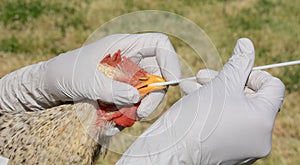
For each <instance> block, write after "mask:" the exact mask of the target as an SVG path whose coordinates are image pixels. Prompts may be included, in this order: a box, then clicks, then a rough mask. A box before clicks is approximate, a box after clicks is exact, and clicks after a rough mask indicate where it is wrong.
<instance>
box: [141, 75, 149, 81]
mask: <svg viewBox="0 0 300 165" xmlns="http://www.w3.org/2000/svg"><path fill="white" fill-rule="evenodd" d="M139 80H140V81H147V80H149V77H146V76H145V77H139Z"/></svg>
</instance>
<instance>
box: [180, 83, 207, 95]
mask: <svg viewBox="0 0 300 165" xmlns="http://www.w3.org/2000/svg"><path fill="white" fill-rule="evenodd" d="M179 86H180V89H181V91H182V92H183V93H184V94H185V95H188V94H191V93H193V92H195V91H196V90H198V89H199V88H201V87H202V85H200V84H199V83H197V82H196V81H193V80H187V81H182V82H181V83H180V84H179Z"/></svg>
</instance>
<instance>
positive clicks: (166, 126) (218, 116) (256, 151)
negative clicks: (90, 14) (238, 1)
mask: <svg viewBox="0 0 300 165" xmlns="http://www.w3.org/2000/svg"><path fill="white" fill-rule="evenodd" d="M253 63H254V47H253V44H252V42H251V41H250V40H249V39H240V40H238V42H237V44H236V46H235V49H234V52H233V55H232V57H231V58H230V60H229V61H228V62H227V63H226V64H225V65H224V67H223V69H222V71H221V72H220V73H219V74H218V76H216V77H215V78H214V79H213V80H212V81H211V82H210V83H208V84H205V85H203V87H201V88H199V89H198V90H196V91H194V92H192V93H190V94H188V95H186V96H184V97H183V98H182V99H180V100H179V101H178V102H176V103H175V104H174V105H173V106H172V107H171V108H170V109H169V110H168V111H167V112H166V113H165V114H164V115H163V116H162V117H161V118H159V119H158V120H157V121H156V122H155V123H154V124H153V125H152V126H151V127H150V128H149V129H147V130H146V131H145V132H144V133H143V134H142V135H141V136H140V137H139V138H138V139H137V140H136V141H135V142H134V143H133V144H132V145H131V146H130V148H129V149H128V150H127V151H126V152H125V153H124V154H123V157H122V158H121V159H120V160H119V162H118V163H117V164H118V165H120V164H122V165H125V164H130V165H135V164H147V165H148V164H149V165H150V164H161V165H164V164H188V165H190V164H201V165H215V164H222V165H232V164H251V163H253V162H254V161H256V160H257V159H259V158H261V157H264V156H266V155H268V154H269V152H270V150H271V144H272V129H273V125H274V120H275V117H276V114H277V112H278V110H279V108H280V107H281V104H282V101H283V97H284V91H285V87H284V85H283V84H282V82H281V81H280V80H279V79H277V78H275V77H272V76H271V75H270V74H267V73H266V72H263V71H255V72H251V70H252V67H253ZM250 72H251V74H250ZM249 74H250V77H249V79H248V76H249ZM247 79H248V82H247ZM246 84H247V86H248V87H249V88H251V89H253V91H254V93H253V94H251V95H248V96H247V95H245V93H244V88H245V86H246Z"/></svg>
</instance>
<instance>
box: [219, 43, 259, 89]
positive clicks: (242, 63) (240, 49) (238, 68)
mask: <svg viewBox="0 0 300 165" xmlns="http://www.w3.org/2000/svg"><path fill="white" fill-rule="evenodd" d="M254 58H255V52H254V46H253V43H252V42H251V40H249V39H248V38H241V39H239V40H238V41H237V43H236V45H235V48H234V51H233V54H232V57H231V58H230V59H229V61H228V62H227V63H226V64H225V65H224V67H223V69H222V71H221V72H220V74H219V75H218V77H219V78H220V80H223V81H226V82H224V83H223V84H224V85H226V86H227V87H230V89H235V90H238V91H240V92H243V90H244V87H245V84H246V81H247V78H248V76H249V74H250V72H251V70H252V68H253V64H254Z"/></svg>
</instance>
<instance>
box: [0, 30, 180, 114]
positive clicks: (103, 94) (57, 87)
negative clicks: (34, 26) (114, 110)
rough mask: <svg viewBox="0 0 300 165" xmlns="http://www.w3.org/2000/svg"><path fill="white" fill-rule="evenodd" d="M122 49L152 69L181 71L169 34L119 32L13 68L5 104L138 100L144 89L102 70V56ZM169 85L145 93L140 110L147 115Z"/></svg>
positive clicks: (0, 92)
mask: <svg viewBox="0 0 300 165" xmlns="http://www.w3.org/2000/svg"><path fill="white" fill-rule="evenodd" d="M118 49H120V50H121V55H125V56H127V57H130V58H131V59H132V60H133V61H134V62H135V63H138V65H139V66H141V67H142V68H145V70H147V71H148V72H149V73H150V74H155V75H159V76H163V77H164V78H165V79H167V80H173V79H177V78H179V76H180V67H179V62H178V57H177V55H176V53H175V51H174V49H173V47H172V45H171V43H170V41H169V39H168V37H167V36H166V35H164V34H159V33H147V34H116V35H110V36H107V37H104V38H102V39H100V40H98V41H96V42H94V43H92V44H89V45H86V46H83V47H81V48H79V49H76V50H73V51H69V52H66V53H63V54H60V55H59V56H57V57H55V58H53V59H50V60H49V61H46V62H41V63H38V64H35V65H31V66H27V67H24V68H22V69H19V70H17V71H15V72H13V73H10V74H8V75H6V76H5V77H3V78H2V79H1V80H0V107H2V108H3V109H7V110H30V111H33V110H41V109H45V108H49V107H53V106H56V105H59V104H61V103H63V102H67V101H79V100H82V99H91V100H101V101H103V102H109V103H114V104H117V105H127V104H133V103H137V102H138V101H139V100H140V95H139V93H138V91H137V90H136V89H135V88H133V87H132V86H130V85H127V84H124V83H120V82H117V81H113V80H111V79H109V78H107V77H106V76H105V75H104V74H103V73H101V72H99V70H98V68H97V67H98V63H99V61H100V60H101V59H102V58H103V57H104V56H105V55H107V54H109V53H114V52H116V51H117V50H118ZM164 95H165V91H156V92H152V93H150V94H149V95H148V96H147V97H145V98H144V99H143V100H142V102H141V105H140V106H139V109H138V111H137V113H138V116H139V117H146V116H147V115H148V114H150V113H151V112H152V111H153V110H154V109H155V108H156V106H157V105H158V104H159V103H160V102H161V100H162V99H163V97H164Z"/></svg>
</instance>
